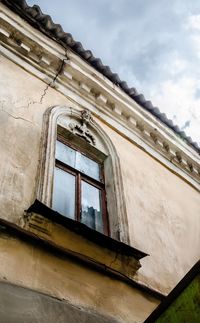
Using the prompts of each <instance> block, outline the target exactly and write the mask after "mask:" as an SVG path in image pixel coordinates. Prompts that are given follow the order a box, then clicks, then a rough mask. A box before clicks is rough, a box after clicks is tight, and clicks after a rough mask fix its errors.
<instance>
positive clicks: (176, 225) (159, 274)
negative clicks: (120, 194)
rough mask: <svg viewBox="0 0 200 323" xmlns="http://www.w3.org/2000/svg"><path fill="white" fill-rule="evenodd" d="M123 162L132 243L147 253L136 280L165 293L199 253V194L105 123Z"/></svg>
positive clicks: (105, 127) (185, 271) (197, 257)
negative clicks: (147, 255)
mask: <svg viewBox="0 0 200 323" xmlns="http://www.w3.org/2000/svg"><path fill="white" fill-rule="evenodd" d="M102 127H103V128H104V129H105V131H106V132H107V134H108V135H109V136H110V138H111V139H112V141H113V143H114V145H115V147H116V149H117V153H118V156H119V158H120V162H121V169H122V177H123V183H124V190H125V199H126V206H127V210H128V227H129V234H130V239H131V244H132V245H134V246H135V247H136V248H140V249H141V250H143V251H145V252H146V253H148V254H149V255H150V256H149V257H146V258H144V260H142V261H141V263H142V268H141V269H140V270H139V272H138V280H139V281H142V282H144V283H145V284H147V285H149V286H152V287H154V288H155V289H157V290H160V291H162V292H164V293H168V292H169V291H170V290H171V289H172V288H173V287H174V286H175V285H176V284H177V283H178V281H179V280H180V279H181V278H182V277H183V276H184V275H185V274H186V273H187V272H188V270H189V269H190V268H191V265H193V264H194V263H195V262H196V261H197V260H198V259H199V257H200V248H199V247H200V194H199V192H198V191H197V190H196V189H194V188H193V187H192V186H190V185H189V184H188V183H186V182H185V181H184V180H183V179H181V178H180V177H178V176H177V175H175V174H173V173H172V172H171V171H170V170H168V169H167V168H166V167H165V166H163V165H162V164H161V163H159V162H158V161H156V160H155V159H153V158H152V157H151V156H149V155H148V154H147V153H146V152H144V151H142V150H141V149H139V148H138V147H136V146H135V145H133V144H132V143H130V142H129V141H128V140H127V139H124V138H123V137H122V136H120V135H118V134H117V133H116V132H114V131H113V130H111V129H110V128H109V127H108V126H106V125H103V124H102Z"/></svg>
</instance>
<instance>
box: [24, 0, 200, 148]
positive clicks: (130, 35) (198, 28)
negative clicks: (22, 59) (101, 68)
mask: <svg viewBox="0 0 200 323" xmlns="http://www.w3.org/2000/svg"><path fill="white" fill-rule="evenodd" d="M27 2H28V4H29V5H33V4H38V5H39V6H40V7H41V9H42V11H43V12H44V13H47V14H49V15H50V16H51V17H52V18H53V20H54V22H56V23H60V24H61V25H62V27H63V29H64V30H65V31H66V32H69V33H71V34H72V36H73V37H74V39H75V40H78V41H80V42H81V43H82V44H83V47H84V48H85V49H90V50H92V52H93V53H94V55H95V56H96V57H100V58H101V59H102V61H103V63H104V64H106V65H109V66H110V67H111V68H112V70H113V72H117V73H118V74H119V76H120V78H121V79H123V80H125V81H127V83H128V84H129V86H131V87H132V86H133V87H136V88H137V90H138V92H141V93H143V94H144V95H145V98H146V99H150V100H151V101H152V103H153V105H154V106H158V107H159V109H160V110H161V111H162V112H165V113H166V114H167V116H168V117H169V118H171V119H173V121H174V123H176V124H178V125H179V126H180V127H181V128H182V129H183V130H185V131H186V133H187V134H188V135H190V136H191V137H192V138H193V140H194V141H197V142H198V143H200V0H56V1H49V0H28V1H27Z"/></svg>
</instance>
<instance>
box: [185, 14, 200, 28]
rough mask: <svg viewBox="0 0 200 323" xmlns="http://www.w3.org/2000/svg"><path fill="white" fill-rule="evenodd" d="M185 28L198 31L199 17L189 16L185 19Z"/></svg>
mask: <svg viewBox="0 0 200 323" xmlns="http://www.w3.org/2000/svg"><path fill="white" fill-rule="evenodd" d="M186 28H187V29H193V30H197V31H200V15H191V16H189V17H188V18H187V21H186Z"/></svg>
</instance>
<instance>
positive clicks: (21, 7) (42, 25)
mask: <svg viewBox="0 0 200 323" xmlns="http://www.w3.org/2000/svg"><path fill="white" fill-rule="evenodd" d="M1 2H2V3H4V4H5V5H6V6H8V7H9V8H10V9H12V10H13V11H15V12H16V13H17V14H18V15H20V16H21V17H22V18H23V19H25V20H26V21H27V22H28V23H30V24H31V25H32V26H33V27H34V28H37V29H39V30H40V31H41V32H42V33H44V34H45V35H47V36H48V37H50V38H53V39H54V40H55V41H57V42H58V43H60V44H61V45H62V46H64V47H65V48H70V49H72V50H73V51H74V52H75V53H76V54H78V55H79V56H80V57H81V58H82V59H84V60H85V61H86V62H87V63H89V64H90V65H91V66H92V67H94V68H95V69H96V70H97V71H98V72H100V73H101V74H103V75H104V76H105V77H107V78H108V79H109V80H110V81H111V82H112V83H114V84H115V85H117V86H119V87H120V88H121V89H122V90H123V91H124V92H125V93H126V94H127V95H128V96H129V97H131V98H132V99H133V100H134V101H135V102H136V103H138V104H139V105H140V106H141V107H143V108H144V109H145V110H146V111H148V112H149V113H151V114H152V115H153V116H155V117H156V118H157V119H158V120H159V121H161V122H162V123H163V124H165V125H166V126H167V127H168V128H170V129H171V130H173V132H174V133H175V134H176V135H177V136H178V137H179V138H181V139H182V140H183V141H185V142H186V143H187V144H188V145H189V146H191V147H192V148H193V149H194V150H195V151H196V152H197V153H198V154H200V147H199V145H198V144H197V142H194V141H193V140H192V138H191V137H189V136H187V135H186V133H185V132H184V131H182V130H181V129H180V128H179V127H178V126H177V125H174V124H173V121H172V120H170V119H168V118H167V116H166V114H165V113H161V112H160V110H159V108H157V107H155V106H153V104H152V102H151V101H148V100H146V99H145V97H144V95H143V94H139V93H138V92H137V90H136V89H135V88H134V87H131V88H130V87H129V86H128V85H127V83H126V82H125V81H122V80H121V79H120V77H119V76H118V74H116V73H113V72H112V71H111V69H110V67H109V66H106V65H103V63H102V61H101V59H100V58H96V57H94V55H93V53H92V51H90V50H85V49H84V47H83V46H82V44H81V43H80V42H78V41H75V40H74V39H73V37H72V35H71V34H69V33H66V32H64V31H63V29H62V27H61V25H59V24H55V23H54V22H53V20H52V18H51V17H50V16H49V15H46V14H43V12H42V10H41V9H40V7H39V6H37V5H34V6H32V7H31V6H29V5H28V4H27V2H26V1H25V0H15V1H13V0H1Z"/></svg>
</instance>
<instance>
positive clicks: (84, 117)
mask: <svg viewBox="0 0 200 323" xmlns="http://www.w3.org/2000/svg"><path fill="white" fill-rule="evenodd" d="M91 121H92V116H91V112H90V111H88V110H83V111H82V112H81V124H78V123H70V124H69V129H70V130H71V131H72V132H73V133H74V134H75V135H77V136H80V137H82V138H84V139H85V140H86V141H87V142H89V143H90V144H92V145H93V146H95V145H96V140H95V138H94V136H93V135H92V133H91V131H90V130H89V129H88V124H90V123H91Z"/></svg>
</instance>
